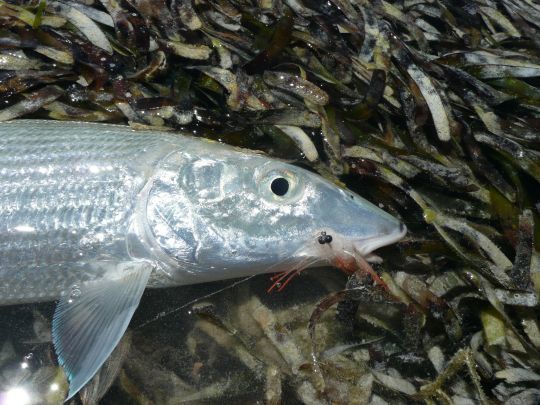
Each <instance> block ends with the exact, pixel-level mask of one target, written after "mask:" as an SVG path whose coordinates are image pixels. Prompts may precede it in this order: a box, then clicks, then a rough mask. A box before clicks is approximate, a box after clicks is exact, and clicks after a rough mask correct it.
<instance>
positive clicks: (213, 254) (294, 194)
mask: <svg viewBox="0 0 540 405" xmlns="http://www.w3.org/2000/svg"><path fill="white" fill-rule="evenodd" d="M179 161H180V162H181V163H180V164H179V166H178V168H177V169H178V170H176V169H175V170H174V176H172V177H170V179H169V180H168V181H166V182H164V183H163V182H162V183H163V184H162V185H161V186H159V187H158V191H159V193H154V194H153V197H151V198H150V199H149V203H148V205H147V206H148V207H149V214H148V218H149V224H150V227H151V228H152V229H153V230H154V235H155V239H156V240H157V241H158V244H159V245H161V247H162V248H163V249H164V250H165V251H166V252H167V254H168V255H169V256H173V257H174V258H175V260H177V261H178V262H180V264H179V265H178V266H177V269H176V270H174V271H173V272H174V274H173V277H174V278H176V279H178V280H180V282H184V281H185V280H186V277H187V276H186V274H187V273H186V272H185V271H184V270H185V269H186V268H187V267H186V266H187V265H188V267H189V269H190V270H189V272H188V273H189V275H190V277H191V278H190V279H189V280H188V281H187V282H190V283H191V282H203V281H212V280H218V279H225V278H234V277H243V276H248V275H253V274H257V273H264V272H276V271H282V270H286V269H287V268H290V267H291V266H293V267H294V266H297V267H298V266H302V267H310V266H316V265H321V264H324V263H332V262H333V261H335V259H339V258H344V259H347V258H350V257H355V255H360V256H363V257H365V256H367V255H369V254H370V253H371V252H372V251H373V250H375V249H377V248H379V247H381V246H384V245H388V244H391V243H393V242H396V241H398V240H399V239H401V238H402V237H403V236H404V235H405V233H406V228H405V226H404V225H403V224H402V223H401V222H400V221H399V220H398V219H396V218H394V217H393V216H391V215H390V214H388V213H386V212H385V211H383V210H381V209H380V208H378V207H376V206H375V205H373V204H371V203H370V202H368V201H367V200H365V199H364V198H362V197H360V196H359V195H357V194H355V193H353V192H351V191H349V190H346V189H344V188H341V187H339V186H338V185H336V184H334V183H332V182H330V181H328V180H326V179H324V178H322V177H321V176H319V175H318V174H315V173H312V172H310V171H308V170H306V169H304V168H301V167H298V166H295V165H291V164H288V163H286V162H283V161H279V160H275V159H271V158H268V157H266V156H262V155H257V154H253V153H251V154H250V153H246V152H243V153H242V152H239V151H236V150H234V151H231V152H230V153H223V151H222V149H216V151H215V153H213V154H208V153H207V155H206V157H204V158H201V157H200V154H196V155H195V154H194V155H193V156H192V157H191V158H189V157H188V158H186V157H184V158H182V159H179ZM173 267H174V266H172V267H171V268H173Z"/></svg>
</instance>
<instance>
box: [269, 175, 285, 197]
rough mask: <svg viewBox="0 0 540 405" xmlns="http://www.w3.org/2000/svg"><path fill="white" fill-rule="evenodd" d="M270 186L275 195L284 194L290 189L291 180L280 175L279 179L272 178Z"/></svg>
mask: <svg viewBox="0 0 540 405" xmlns="http://www.w3.org/2000/svg"><path fill="white" fill-rule="evenodd" d="M270 188H271V189H272V192H273V193H274V194H275V195H279V196H280V197H281V196H284V195H285V194H287V191H289V182H288V181H287V179H284V178H283V177H278V178H277V179H274V180H272V184H270Z"/></svg>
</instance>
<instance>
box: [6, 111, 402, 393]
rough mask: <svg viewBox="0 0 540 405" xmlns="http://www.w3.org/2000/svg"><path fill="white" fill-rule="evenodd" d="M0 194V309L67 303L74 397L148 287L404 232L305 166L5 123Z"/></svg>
mask: <svg viewBox="0 0 540 405" xmlns="http://www.w3.org/2000/svg"><path fill="white" fill-rule="evenodd" d="M0 191H1V192H0V305H9V304H16V303H28V302H40V301H49V300H56V299H59V300H60V301H59V304H58V307H57V311H56V313H55V317H54V320H53V341H54V344H55V348H56V351H57V354H58V357H59V361H60V363H61V364H62V365H63V366H64V369H65V370H66V373H67V374H68V378H69V380H70V393H69V396H70V397H71V396H72V395H74V394H75V393H76V392H77V391H78V390H79V389H80V388H81V387H82V385H84V384H85V383H86V382H87V381H88V380H89V379H90V378H91V377H92V375H93V374H95V372H96V371H97V370H98V369H99V367H100V366H101V364H102V363H103V361H105V359H106V358H107V356H108V355H109V354H110V352H111V351H112V349H113V348H114V346H115V345H116V344H117V342H118V340H119V339H120V337H121V335H122V334H123V332H124V331H125V328H126V327H127V324H128V323H129V320H130V318H131V315H132V314H133V312H134V310H135V308H136V307H137V305H138V302H139V300H140V296H141V295H142V292H143V290H144V289H145V288H146V287H167V286H173V285H182V284H190V283H198V282H206V281H212V280H220V279H226V278H233V277H241V276H246V275H253V274H257V273H262V272H270V271H276V270H284V269H286V268H287V267H290V266H295V265H298V264H299V263H301V264H304V266H305V265H306V263H307V264H308V265H318V264H322V263H327V262H329V261H331V260H332V259H333V258H335V257H340V256H350V257H354V255H355V254H360V255H363V256H365V255H367V254H369V253H370V252H372V251H373V250H374V249H376V248H377V247H379V246H383V245H386V244H389V243H393V242H395V241H397V240H399V239H401V238H402V237H403V236H404V234H405V232H406V230H405V227H404V226H403V225H402V224H401V223H400V222H399V221H398V220H396V219H395V218H394V217H392V216H390V215H389V214H387V213H385V212H384V211H382V210H380V209H379V208H377V207H375V206H374V205H372V204H371V203H369V202H367V201H366V200H364V199H362V198H361V197H359V196H358V195H356V194H353V193H351V192H350V191H347V190H344V189H341V188H339V187H337V186H336V185H334V184H332V183H330V182H328V181H326V180H324V179H322V178H321V177H319V176H317V175H316V174H313V173H311V172H308V171H306V170H304V169H301V168H298V167H296V166H293V165H290V164H287V163H284V162H281V161H278V160H274V159H270V158H268V157H266V156H264V155H261V154H256V153H254V152H250V151H246V150H239V149H236V148H233V147H229V146H225V145H223V144H220V143H217V142H211V141H206V140H200V139H196V138H192V137H186V136H181V135H177V134H173V133H167V132H155V131H134V130H132V129H130V128H129V127H124V126H116V125H105V124H87V123H69V122H54V121H38V120H20V121H13V122H7V123H1V124H0ZM321 235H326V238H327V239H323V240H321ZM329 236H330V237H329ZM328 237H329V238H328ZM105 313H107V315H105ZM96 330H104V331H105V332H106V333H105V332H103V333H102V334H97V335H96ZM88 336H94V337H95V336H99V338H94V340H91V339H88V338H87V337H88Z"/></svg>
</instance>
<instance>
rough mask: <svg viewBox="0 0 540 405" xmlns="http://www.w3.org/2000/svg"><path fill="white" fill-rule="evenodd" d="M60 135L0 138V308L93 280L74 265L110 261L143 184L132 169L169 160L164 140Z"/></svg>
mask: <svg viewBox="0 0 540 405" xmlns="http://www.w3.org/2000/svg"><path fill="white" fill-rule="evenodd" d="M61 127H62V123H49V124H48V125H47V126H46V127H43V128H40V130H39V131H36V132H34V133H21V132H18V131H2V136H1V137H0V258H1V260H2V265H1V266H0V280H2V283H0V304H9V303H17V302H28V301H30V302H31V301H46V300H48V299H56V298H58V297H59V296H60V294H61V292H62V291H65V290H66V289H69V288H71V287H72V286H73V285H77V284H78V283H81V282H85V281H88V280H91V279H93V278H95V277H98V276H99V274H92V272H90V271H88V270H87V269H85V267H84V266H81V265H74V263H87V262H90V261H93V260H97V259H100V258H106V256H107V255H108V254H109V255H112V254H115V255H116V254H117V253H118V251H119V250H118V248H117V244H122V243H125V235H126V233H127V228H128V226H129V219H130V216H131V214H132V212H133V207H134V204H135V202H136V201H135V200H136V197H137V194H138V193H139V192H140V190H141V189H142V187H143V186H144V184H145V181H146V178H145V176H146V174H145V173H144V169H145V166H141V165H138V166H136V165H133V164H132V162H134V161H147V164H148V165H150V166H151V165H152V164H153V163H154V162H153V161H155V160H156V159H159V158H160V157H163V155H165V154H167V153H169V148H170V142H168V141H167V140H168V137H165V139H163V138H159V139H158V138H156V137H155V136H151V135H147V134H145V133H144V132H142V133H135V132H133V131H129V130H128V131H124V134H122V136H111V137H107V134H106V133H103V131H95V130H94V129H93V128H92V129H91V130H90V131H83V132H80V133H77V134H70V135H69V136H66V135H62V134H61V131H59V129H60V128H61ZM105 132H106V131H105ZM152 155H155V157H152ZM149 158H150V159H149ZM125 256H126V258H127V256H128V255H127V252H126V253H125ZM30 281H31V282H30Z"/></svg>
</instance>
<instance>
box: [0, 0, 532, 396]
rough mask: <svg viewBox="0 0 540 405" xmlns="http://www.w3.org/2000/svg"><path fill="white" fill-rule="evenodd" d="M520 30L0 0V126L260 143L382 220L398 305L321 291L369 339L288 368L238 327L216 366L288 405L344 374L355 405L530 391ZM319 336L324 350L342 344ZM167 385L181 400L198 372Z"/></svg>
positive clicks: (199, 5)
mask: <svg viewBox="0 0 540 405" xmlns="http://www.w3.org/2000/svg"><path fill="white" fill-rule="evenodd" d="M538 21H540V5H539V4H538V2H535V1H531V0H501V1H498V2H490V1H461V0H460V1H449V0H442V1H437V2H433V1H400V2H397V1H381V0H376V1H372V2H365V1H363V2H361V1H354V2H351V1H347V0H331V1H324V2H322V1H315V0H303V1H281V0H277V1H265V0H261V1H257V2H245V1H233V0H220V1H207V0H198V1H183V0H172V1H164V0H135V1H129V0H119V1H111V0H86V1H72V0H58V1H51V2H44V1H26V0H9V1H4V0H0V103H1V107H0V120H7V119H13V118H19V117H29V118H30V117H48V118H51V119H59V120H84V121H106V122H120V123H130V124H132V125H134V126H154V127H160V128H164V129H180V130H182V131H185V132H189V133H191V134H194V135H204V136H207V137H211V138H213V139H218V140H220V141H224V142H229V143H232V144H235V145H240V146H244V147H251V148H256V149H263V150H266V151H267V152H269V153H271V154H273V155H276V156H278V157H282V158H288V159H291V158H292V159H298V160H299V161H303V163H304V164H306V165H308V166H310V167H311V168H313V169H314V170H317V171H318V172H319V173H321V174H322V175H324V176H325V177H327V178H329V179H331V180H332V181H336V182H340V181H341V182H345V183H346V185H347V186H348V187H350V188H351V189H354V190H355V191H357V192H358V193H360V194H362V195H363V196H365V197H366V198H368V199H370V200H372V201H374V202H375V203H376V204H380V205H381V206H383V208H385V209H386V210H387V211H389V212H391V213H392V214H394V215H397V216H399V217H401V219H402V220H403V221H404V222H405V223H406V224H407V227H408V229H409V235H408V238H407V239H406V240H405V241H403V242H402V243H400V244H398V245H397V246H393V247H388V248H386V249H383V250H382V251H381V256H383V257H384V259H385V263H384V264H383V265H381V266H379V267H378V270H379V271H380V272H382V273H383V275H382V278H383V279H384V281H385V283H387V285H388V287H389V289H390V290H391V292H392V294H393V295H394V296H395V297H397V299H396V302H399V303H400V304H399V305H398V307H399V308H398V309H399V310H402V312H401V313H400V312H399V311H398V309H396V308H395V307H396V305H395V303H394V304H392V305H390V307H391V308H390V307H388V306H386V304H385V303H379V304H378V305H379V306H378V307H369V306H366V305H368V304H366V303H365V302H362V303H359V301H361V300H360V299H359V298H358V295H356V296H355V295H354V294H349V293H347V295H346V297H345V296H340V295H339V294H338V295H330V296H329V298H327V300H326V301H323V302H326V303H328V304H329V303H332V302H333V301H332V300H333V298H332V297H334V298H335V297H339V300H341V299H344V302H345V301H346V302H345V304H340V306H343V305H349V306H350V307H351V308H353V309H354V310H352V311H349V312H350V314H349V315H350V316H349V319H348V322H349V323H348V325H349V326H350V328H348V329H347V333H346V338H347V340H348V341H347V342H346V343H347V344H352V345H353V347H356V346H358V345H357V343H358V342H361V341H363V339H366V341H369V342H371V343H368V347H369V351H366V352H361V351H358V352H354V353H353V354H351V356H350V358H351V359H354V361H352V360H350V359H349V358H348V357H347V356H342V355H341V351H340V350H341V349H340V350H337V353H340V355H337V357H335V358H334V357H333V358H331V359H325V360H324V362H322V363H319V364H315V365H312V364H311V363H312V362H311V361H307V364H308V365H306V364H303V365H302V367H298V370H300V369H301V370H303V371H302V373H303V374H302V373H296V371H295V372H294V373H293V372H291V371H290V369H287V371H283V370H284V369H283V368H282V363H279V361H278V362H277V363H271V362H270V363H271V364H270V363H265V362H264V361H262V360H257V361H255V362H254V361H253V359H254V358H257V359H258V358H259V357H258V356H257V355H260V353H261V351H262V349H260V347H258V346H257V345H255V344H251V343H252V342H251V341H250V339H253V340H255V338H254V337H253V336H251V335H250V334H249V333H247V332H246V334H247V335H249V336H251V337H250V338H247V337H245V336H244V337H243V339H244V340H243V342H244V343H242V344H235V345H233V346H232V347H234V350H233V351H234V353H236V354H235V355H234V356H232V357H234V358H235V359H236V360H234V361H237V362H240V363H242V362H245V364H248V366H247V368H248V369H249V370H250V371H249V373H250V374H249V375H250V376H251V377H250V378H255V379H259V380H260V381H263V380H266V379H267V380H268V381H271V382H272V384H273V385H272V384H270V383H268V384H269V387H275V386H279V387H281V385H280V384H281V382H283V387H287V388H283V389H284V390H289V391H288V392H287V393H286V394H287V395H289V396H291V397H292V396H296V397H298V398H301V399H302V400H304V401H306V402H309V401H310V399H311V400H312V402H314V401H315V400H320V399H321V398H324V399H325V400H327V401H330V402H332V401H333V402H336V403H347V402H351V401H350V399H351V398H357V397H356V396H355V395H360V394H359V391H358V390H357V391H354V390H353V389H352V388H351V387H352V386H353V385H354V384H356V383H357V382H358V384H359V385H360V386H362V387H363V388H362V390H361V391H362V393H363V394H362V395H363V396H362V398H363V400H364V402H368V401H369V400H370V395H371V394H372V393H373V392H374V393H375V395H376V396H373V397H372V398H375V399H380V398H383V399H385V400H386V401H388V402H391V401H393V400H395V396H398V397H400V398H402V399H403V400H404V401H410V400H412V399H424V400H429V401H431V400H432V399H433V398H432V397H435V399H439V400H441V401H447V400H449V399H455V400H456V401H457V400H460V399H463V398H465V399H464V400H469V401H476V402H478V401H483V400H485V399H486V398H488V399H489V400H492V401H501V402H505V401H512V400H516V401H517V400H518V399H522V398H525V399H530V398H533V397H534V395H537V394H535V393H534V392H533V391H531V390H533V388H531V386H532V385H531V381H528V380H527V378H533V377H531V375H532V374H530V375H529V374H527V375H526V374H525V373H524V372H523V371H515V370H517V369H519V370H523V369H527V370H529V371H531V372H532V373H536V374H534V375H537V374H539V370H540V369H539V362H540V361H539V358H538V353H537V350H538V349H539V348H540V326H539V324H538V304H537V301H538V291H539V286H540V276H539V274H540V270H539V263H540V259H539V253H538V249H539V248H538V247H539V246H540V211H539V207H540V185H539V182H540V135H539V134H540V39H539V38H540V25H539V23H538ZM264 290H266V288H264ZM347 291H348V290H347ZM368 295H369V294H368ZM372 295H373V294H372ZM355 297H356V298H355ZM345 298H346V299H345ZM355 300H356V301H355ZM363 301H366V300H365V299H364V300H363ZM347 302H348V304H347ZM351 303H352V304H351ZM306 305H307V304H306ZM396 311H397V312H396ZM309 312H311V310H310V311H309ZM419 314H420V315H419ZM319 315H321V317H322V314H319ZM319 315H317V316H319ZM401 318H403V319H405V320H407V321H403V324H402V323H399V327H396V323H395V321H396V319H401ZM272 325H276V323H272ZM244 326H245V325H244ZM241 327H242V325H241V324H240V325H231V327H230V328H227V330H228V331H232V330H235V328H239V329H241ZM207 328H209V329H208V330H210V329H211V328H210V327H209V326H208V325H207ZM291 328H293V327H292V326H291ZM302 328H305V323H303V324H302V326H298V329H294V328H293V331H292V332H291V333H293V332H294V333H296V332H298V334H299V335H302V336H306V333H307V332H306V331H305V329H302ZM399 328H402V329H404V330H405V329H406V330H407V332H406V333H407V340H408V341H410V342H416V346H414V345H404V344H402V341H401V339H399V337H400V334H399V333H398V332H397V330H399ZM334 329H335V328H334ZM249 330H250V331H251V332H253V330H254V329H253V328H251V329H249ZM253 333H255V332H253ZM261 333H267V335H268V336H269V338H268V339H267V343H268V342H269V341H271V340H272V339H274V340H273V344H274V345H276V347H279V350H281V352H280V353H281V354H279V355H275V356H273V357H272V358H273V359H274V360H275V358H282V357H283V358H282V360H280V361H282V362H285V363H287V362H291V363H294V364H295V365H296V366H298V363H299V362H300V360H299V359H300V357H301V356H300V354H299V353H296V352H295V354H294V353H292V352H290V351H287V350H285V349H284V348H283V347H284V346H283V344H284V343H283V342H280V341H279V339H278V338H277V337H276V336H278V335H279V333H281V335H279V336H282V337H283V336H285V333H284V332H283V330H280V331H275V330H274V331H268V330H267V331H266V332H261ZM276 333H277V335H276ZM225 335H226V334H224V333H221V334H218V335H216V336H219V337H218V338H217V339H218V340H219V339H222V340H220V342H221V343H220V342H218V343H217V344H218V345H220V344H222V343H223V342H224V341H226V340H227V339H226V338H225ZM320 335H321V336H323V334H322V333H321V334H320ZM324 336H326V335H324ZM373 336H376V337H377V339H376V342H372V338H373ZM194 339H195V338H194ZM327 339H328V342H327V345H328V347H329V350H327V351H326V352H325V353H334V352H336V351H335V350H334V348H332V347H330V346H332V345H333V344H334V343H335V344H336V345H337V347H344V346H343V345H340V344H338V343H339V339H337V340H332V339H333V338H330V337H327ZM305 341H308V340H307V339H305ZM246 342H247V343H246ZM322 343H324V342H320V341H319V344H322ZM341 343H343V342H341ZM250 344H251V345H250ZM280 345H281V346H280ZM286 345H288V346H287V347H288V348H289V349H290V348H291V347H293V346H294V345H292V343H291V340H286ZM355 345H356V346H355ZM300 346H301V345H300ZM346 346H347V345H346ZM413 346H414V347H413ZM190 347H191V346H190ZM254 347H258V349H253V348H254ZM301 347H304V346H301ZM347 347H349V346H347ZM304 349H306V347H304ZM319 349H320V350H323V347H320V348H319ZM275 350H278V349H275ZM306 350H307V353H309V352H310V348H309V347H307V349H306ZM343 350H349V349H343ZM350 350H353V349H350ZM299 351H301V350H300V349H299ZM265 353H266V352H265ZM366 353H367V354H366ZM454 353H457V357H455V358H454V359H453V360H451V358H452V356H453V354H454ZM191 355H193V356H194V357H193V358H195V357H196V356H198V355H200V353H197V354H193V353H192V354H190V356H191ZM280 356H281V357H280ZM287 356H289V357H287ZM366 357H367V358H368V360H366V361H365V362H364V360H360V359H365V358H366ZM190 358H191V357H190ZM261 358H264V356H262V355H261ZM338 358H339V359H338ZM239 359H240V360H239ZM242 359H243V360H242ZM291 359H292V360H291ZM345 359H347V360H345ZM194 361H196V362H198V360H194ZM343 361H345V362H348V363H347V367H342V366H343V363H340V362H343ZM351 362H352V363H351ZM473 362H476V364H473ZM218 363H219V361H218ZM255 363H256V364H255ZM263 363H264V364H263ZM276 364H278V366H276ZM426 364H427V365H428V366H429V367H426ZM503 365H504V366H503ZM462 366H465V369H467V370H469V373H470V378H463V377H462V376H461V375H459V373H457V371H459V370H461V369H462V368H460V367H462ZM475 366H477V368H478V370H479V371H478V373H476V371H474V370H475ZM131 367H132V371H133V367H135V366H134V365H133V364H131ZM264 367H269V368H268V370H275V367H277V369H279V370H281V371H280V372H279V373H278V374H271V372H270V371H268V370H267V371H261V370H262V369H263V368H264ZM272 367H274V368H272ZM209 368H210V367H209ZM195 369H196V367H195V366H194V368H193V370H195ZM214 369H215V367H214ZM360 369H361V370H364V371H365V374H362V377H359V376H358V370H360ZM428 369H429V370H432V369H433V370H435V372H426V370H428ZM343 370H355V371H354V372H352V373H351V374H350V376H354V378H353V377H350V376H349V377H350V380H348V379H347V378H348V377H346V374H344V372H343ZM373 370H375V371H373ZM193 372H194V373H195V371H193ZM190 373H191V370H189V371H188V372H186V373H185V374H186V375H187V374H189V375H191V374H190ZM265 373H268V374H265ZM158 374H159V373H158ZM276 375H277V376H278V377H276ZM344 375H345V377H344ZM253 376H255V377H253ZM293 376H294V377H293ZM336 376H339V378H338V377H336ZM175 378H178V377H175ZM189 378H192V377H189ZM534 378H536V377H534ZM175 381H176V380H175ZM212 381H213V380H212ZM306 381H307V382H306ZM480 382H481V384H480ZM304 383H306V384H307V385H303V384H304ZM392 383H396V384H398V385H399V387H400V388H399V389H398V390H395V391H392V387H391V385H392ZM261 384H263V383H261ZM321 384H322V385H321ZM325 384H326V386H325V387H326V388H324V387H323V385H325ZM181 385H182V387H184V388H182V389H183V390H184V391H182V392H183V393H184V394H185V395H187V394H186V392H187V393H189V394H190V395H191V394H193V390H194V387H199V386H200V381H198V380H197V379H196V378H195V377H193V379H192V380H190V382H189V383H184V382H182V384H181ZM423 385H425V387H424V388H423V389H422V388H421V386H423ZM124 386H125V385H124ZM220 387H221V386H220ZM302 387H304V388H302ZM305 387H308V388H309V387H311V388H309V389H308V388H305ZM463 387H466V388H463ZM482 387H483V388H482ZM204 388H205V389H206V390H207V391H205V392H207V394H205V395H208V396H202V397H201V398H209V397H210V396H211V394H210V393H215V392H219V395H221V396H222V397H225V396H226V395H227V393H231V392H234V395H239V394H238V392H242V390H240V389H238V387H233V388H231V387H228V386H226V385H223V386H222V387H221V388H215V387H214V386H212V385H209V386H208V387H204ZM348 388H351V390H350V391H349V390H348ZM212 389H214V391H212ZM268 389H269V390H270V388H268ZM272 389H274V388H272ZM311 389H312V391H309V390H311ZM156 390H157V391H159V389H157V388H156ZM484 390H485V392H484ZM308 391H309V392H313V393H314V396H313V397H309V395H308ZM126 392H128V393H127V394H125V395H126V396H127V397H130V396H132V395H135V394H134V392H135V393H136V392H137V390H136V389H134V387H132V386H131V387H129V389H126ZM250 392H251V391H250ZM355 392H356V394H355ZM338 393H341V394H338ZM184 394H183V396H185V395H184ZM266 394H268V395H267V397H268V398H277V399H276V401H278V400H279V398H280V396H281V394H282V392H281V388H280V389H277V388H276V389H275V390H273V391H272V392H267V393H266ZM315 394H316V395H315ZM216 395H217V394H216ZM283 395H285V391H284V393H283ZM340 395H341V396H340ZM347 395H350V398H349V397H347ZM519 395H523V397H521V396H519ZM514 397H515V398H514ZM235 398H237V397H235ZM123 399H125V401H124V402H126V401H128V400H127V399H126V397H124V398H123ZM244 399H245V398H244ZM259 399H260V398H259ZM156 401H157V402H159V400H156ZM161 402H163V401H161ZM240 402H246V401H242V400H240Z"/></svg>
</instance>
